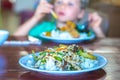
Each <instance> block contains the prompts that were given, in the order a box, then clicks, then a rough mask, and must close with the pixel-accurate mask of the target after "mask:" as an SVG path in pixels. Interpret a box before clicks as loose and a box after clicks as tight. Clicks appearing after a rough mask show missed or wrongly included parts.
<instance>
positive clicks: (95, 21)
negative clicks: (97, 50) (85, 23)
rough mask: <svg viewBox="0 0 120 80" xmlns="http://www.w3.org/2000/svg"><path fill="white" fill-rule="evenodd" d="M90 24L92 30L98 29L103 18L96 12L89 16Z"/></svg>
mask: <svg viewBox="0 0 120 80" xmlns="http://www.w3.org/2000/svg"><path fill="white" fill-rule="evenodd" d="M89 22H90V26H91V27H92V28H97V27H100V25H101V22H102V18H101V17H100V16H99V15H98V13H96V12H94V13H91V14H89Z"/></svg>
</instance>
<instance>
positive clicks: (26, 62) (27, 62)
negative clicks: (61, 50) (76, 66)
mask: <svg viewBox="0 0 120 80" xmlns="http://www.w3.org/2000/svg"><path fill="white" fill-rule="evenodd" d="M37 54H38V53H37ZM94 55H95V56H96V57H97V59H98V64H97V65H96V66H95V67H93V68H90V69H84V70H78V71H48V70H40V69H36V68H32V67H30V66H33V63H34V59H33V57H32V54H29V55H27V56H24V57H22V58H20V60H19V64H20V65H21V66H22V67H23V68H26V69H28V70H31V71H37V72H40V73H48V74H56V75H70V74H79V73H84V72H89V71H94V70H98V69H101V68H103V67H104V66H105V65H106V64H107V62H108V61H107V59H106V58H105V57H103V56H101V55H99V54H94Z"/></svg>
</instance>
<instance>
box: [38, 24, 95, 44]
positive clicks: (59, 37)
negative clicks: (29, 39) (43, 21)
mask: <svg viewBox="0 0 120 80" xmlns="http://www.w3.org/2000/svg"><path fill="white" fill-rule="evenodd" d="M40 37H41V38H43V39H46V40H50V41H53V42H56V43H79V42H83V41H90V40H93V39H95V37H96V35H95V33H94V32H93V31H92V30H90V29H87V28H86V26H85V25H83V26H81V25H80V27H79V26H78V25H77V26H76V24H75V23H73V22H67V23H66V26H62V27H59V28H58V27H57V28H56V29H55V30H52V31H49V32H43V33H42V34H40Z"/></svg>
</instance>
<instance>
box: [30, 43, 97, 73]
mask: <svg viewBox="0 0 120 80" xmlns="http://www.w3.org/2000/svg"><path fill="white" fill-rule="evenodd" d="M32 53H33V57H34V60H35V61H36V63H35V65H34V67H35V68H39V69H43V70H57V71H59V70H66V71H69V70H81V69H83V68H82V65H81V64H83V63H84V61H85V60H86V59H88V60H92V61H94V60H97V57H96V56H94V55H93V54H91V53H89V52H87V51H85V50H84V49H83V48H82V47H79V46H78V45H69V46H67V45H62V44H61V45H59V46H58V47H53V48H48V49H46V50H44V51H42V52H40V53H39V55H35V54H34V53H35V52H32ZM83 59H84V60H83Z"/></svg>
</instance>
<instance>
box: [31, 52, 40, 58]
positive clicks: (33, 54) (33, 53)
mask: <svg viewBox="0 0 120 80" xmlns="http://www.w3.org/2000/svg"><path fill="white" fill-rule="evenodd" d="M32 56H33V57H34V59H35V60H39V58H38V56H36V55H35V52H34V51H32Z"/></svg>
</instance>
